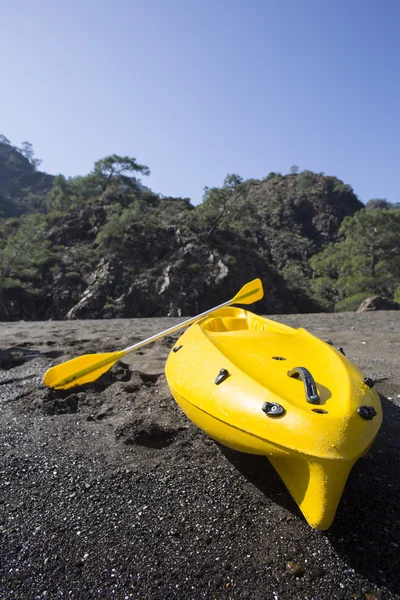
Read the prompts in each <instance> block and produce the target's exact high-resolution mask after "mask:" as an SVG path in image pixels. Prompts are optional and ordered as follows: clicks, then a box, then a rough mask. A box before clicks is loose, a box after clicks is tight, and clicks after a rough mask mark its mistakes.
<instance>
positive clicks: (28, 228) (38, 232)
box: [0, 214, 50, 289]
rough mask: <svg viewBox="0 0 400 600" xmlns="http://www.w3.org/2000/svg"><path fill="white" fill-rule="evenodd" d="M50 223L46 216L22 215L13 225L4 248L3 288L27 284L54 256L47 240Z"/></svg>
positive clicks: (0, 254)
mask: <svg viewBox="0 0 400 600" xmlns="http://www.w3.org/2000/svg"><path fill="white" fill-rule="evenodd" d="M45 231H46V221H45V218H44V216H43V215H40V214H30V215H25V216H22V217H21V218H20V219H19V220H18V221H16V222H15V223H13V224H12V232H10V233H9V235H8V236H7V238H6V239H5V242H4V243H3V245H2V247H1V248H0V289H1V288H3V289H4V288H6V287H7V286H8V285H9V284H10V282H15V281H17V282H19V283H21V282H22V281H25V282H27V284H26V285H27V287H29V280H30V277H31V276H32V275H34V274H35V273H36V275H38V273H37V269H38V268H39V267H40V266H41V265H42V264H44V263H45V262H46V261H47V260H48V259H49V257H50V250H49V246H50V244H49V242H48V241H47V239H46V237H45Z"/></svg>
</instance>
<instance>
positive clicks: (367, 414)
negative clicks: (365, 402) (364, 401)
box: [357, 406, 377, 421]
mask: <svg viewBox="0 0 400 600" xmlns="http://www.w3.org/2000/svg"><path fill="white" fill-rule="evenodd" d="M357 412H358V414H359V415H360V417H362V418H363V419H365V420H366V421H371V419H373V418H374V417H376V414H377V413H376V410H375V409H374V407H373V406H359V407H358V408H357Z"/></svg>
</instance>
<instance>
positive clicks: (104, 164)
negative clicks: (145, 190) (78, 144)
mask: <svg viewBox="0 0 400 600" xmlns="http://www.w3.org/2000/svg"><path fill="white" fill-rule="evenodd" d="M136 173H140V174H142V175H150V169H149V168H148V167H146V166H145V165H139V164H138V163H137V162H136V159H135V158H131V157H129V156H118V155H117V154H112V155H110V156H106V157H105V158H102V159H101V160H98V161H97V162H96V163H95V164H94V169H93V176H94V177H95V178H96V179H97V181H98V183H99V185H100V186H101V189H102V192H105V191H106V190H107V189H108V188H109V187H111V186H114V187H118V188H119V187H121V186H125V187H127V188H128V189H131V188H132V187H134V188H135V187H136V185H135V184H136V178H135V177H134V175H135V174H136Z"/></svg>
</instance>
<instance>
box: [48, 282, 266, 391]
mask: <svg viewBox="0 0 400 600" xmlns="http://www.w3.org/2000/svg"><path fill="white" fill-rule="evenodd" d="M263 295H264V290H263V286H262V283H261V280H260V279H254V280H253V281H250V282H249V283H246V285H244V286H243V287H242V289H241V290H240V291H239V292H238V293H237V294H236V296H234V298H232V299H231V300H228V301H227V302H223V304H219V305H218V306H215V307H214V308H210V310H206V311H205V312H203V313H201V314H200V315H197V316H196V317H190V319H187V320H186V321H183V322H182V323H179V324H178V325H173V326H172V327H169V328H168V329H165V330H164V331H161V332H160V333H156V334H155V335H152V336H151V337H149V338H147V339H146V340H143V341H142V342H138V343H137V344H134V345H133V346H129V347H128V348H125V350H119V351H117V352H105V353H103V354H84V355H83V356H78V357H77V358H73V359H72V360H68V361H67V362H64V363H61V364H60V365H56V366H55V367H52V368H51V369H49V370H48V371H46V373H45V375H44V378H43V382H44V383H45V384H46V385H48V386H49V387H51V388H55V389H62V390H66V389H68V388H71V387H74V386H76V385H82V384H84V383H90V382H91V381H96V379H98V378H99V377H100V375H103V373H105V372H106V371H108V370H109V369H111V367H112V366H113V364H115V363H116V362H117V360H119V359H120V358H122V357H123V356H125V355H126V354H128V353H129V352H133V351H134V350H138V349H139V348H142V347H143V346H146V344H150V343H151V342H155V341H156V340H158V339H160V338H162V337H164V336H166V335H168V334H170V333H174V332H175V331H179V329H183V327H187V326H188V325H191V324H192V323H194V322H195V321H197V320H198V319H201V318H202V317H205V316H206V315H209V314H211V313H212V312H214V311H216V310H217V309H219V308H223V307H224V306H229V305H230V304H252V303H253V302H256V301H257V300H261V298H262V297H263Z"/></svg>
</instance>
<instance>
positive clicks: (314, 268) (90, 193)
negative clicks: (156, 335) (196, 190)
mask: <svg viewBox="0 0 400 600" xmlns="http://www.w3.org/2000/svg"><path fill="white" fill-rule="evenodd" d="M38 166H39V161H38V160H37V159H36V158H35V157H34V153H33V149H32V146H31V144H29V143H28V142H25V143H24V144H23V145H22V148H17V147H15V146H12V145H11V143H10V142H9V141H8V140H7V139H6V138H5V137H4V136H0V319H2V320H16V319H26V320H38V319H48V318H53V319H63V318H110V317H151V316H167V315H171V316H176V315H177V316H180V315H182V316H184V315H192V314H197V313H199V312H201V311H203V310H206V309H207V308H209V307H211V306H214V305H216V304H218V303H220V302H223V301H224V300H226V299H228V298H230V297H231V296H233V295H234V294H235V293H236V291H237V290H238V288H239V287H240V286H241V285H242V284H244V283H245V282H247V281H249V280H250V279H251V278H253V277H261V279H262V280H263V283H264V287H265V299H264V300H263V301H262V302H261V303H259V304H258V305H257V310H258V311H259V312H264V313H282V312H315V311H333V310H353V309H355V308H357V306H358V305H359V304H360V302H361V301H362V300H363V299H364V298H366V297H367V296H369V295H384V296H386V297H387V298H389V299H391V300H393V301H397V302H400V258H399V255H400V252H399V240H400V208H399V205H391V204H389V203H387V202H386V201H385V200H373V201H370V202H369V203H367V205H366V206H364V205H363V204H362V203H361V202H360V201H359V200H358V199H357V197H356V195H355V194H354V192H353V190H352V188H351V187H350V186H349V185H348V184H345V183H343V182H342V181H341V180H340V179H337V178H336V177H331V176H326V175H324V174H322V173H313V172H311V171H303V172H300V173H299V172H298V170H297V169H296V168H292V169H291V172H290V173H289V174H287V175H284V176H283V175H281V174H279V173H269V174H268V175H267V176H266V177H265V178H264V179H261V180H255V179H251V180H246V181H244V180H243V179H242V178H241V177H240V176H238V175H228V176H227V177H226V179H225V181H224V183H223V185H222V186H221V187H220V188H211V189H208V188H206V189H205V193H204V199H203V202H202V203H201V204H200V205H199V206H196V207H195V206H193V205H192V204H191V203H190V200H189V199H187V198H168V197H164V196H162V195H158V194H155V193H153V192H152V191H151V190H150V189H149V188H147V187H146V186H145V185H143V183H142V181H141V179H140V178H141V177H143V176H146V175H148V174H149V173H150V171H149V168H148V167H147V166H145V165H141V164H139V163H138V162H137V161H136V159H134V158H132V157H121V156H117V155H110V156H108V157H105V158H103V159H101V160H99V161H97V162H96V163H95V164H94V167H93V170H92V171H91V172H90V173H89V174H88V175H86V176H84V177H74V178H65V177H64V176H63V175H58V176H56V177H54V176H51V175H48V174H46V173H42V172H40V171H39V170H38Z"/></svg>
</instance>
